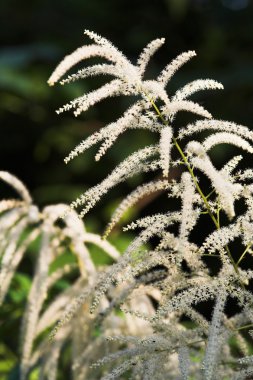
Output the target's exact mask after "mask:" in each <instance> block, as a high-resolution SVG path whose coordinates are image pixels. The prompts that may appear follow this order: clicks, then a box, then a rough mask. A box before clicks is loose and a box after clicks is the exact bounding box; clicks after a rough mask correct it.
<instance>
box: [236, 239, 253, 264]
mask: <svg viewBox="0 0 253 380" xmlns="http://www.w3.org/2000/svg"><path fill="white" fill-rule="evenodd" d="M251 246H252V243H251V242H250V243H249V244H248V245H247V247H246V248H245V250H244V251H243V253H242V254H241V257H240V258H239V260H238V261H237V263H236V266H237V267H238V265H239V264H240V262H241V261H242V260H243V258H244V256H245V255H246V253H247V252H248V250H249V249H250V247H251Z"/></svg>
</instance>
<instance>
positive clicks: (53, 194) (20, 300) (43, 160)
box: [0, 0, 253, 380]
mask: <svg viewBox="0 0 253 380" xmlns="http://www.w3.org/2000/svg"><path fill="white" fill-rule="evenodd" d="M252 20H253V2H252V1H250V0H248V1H247V0H157V1H153V0H145V1H143V0H139V1H129V0H128V1H126V0H121V1H119V0H106V1H102V0H93V1H89V0H54V1H52V0H51V1H50V0H43V1H42V0H33V1H31V0H26V1H17V0H2V1H1V3H0V28H1V33H0V41H1V47H0V49H1V50H0V117H1V128H0V145H1V149H0V161H1V170H7V171H10V172H12V173H13V174H15V175H16V176H18V177H19V178H20V179H21V180H22V181H24V183H26V184H27V186H28V187H29V189H30V191H31V193H32V194H33V196H34V199H35V202H36V203H37V204H39V205H40V206H41V207H42V206H44V205H46V204H48V203H58V202H69V201H71V200H73V199H74V198H75V197H76V196H77V195H79V194H80V192H82V191H84V190H85V189H87V188H88V187H89V186H90V185H93V184H95V183H97V182H98V181H99V180H100V179H102V178H103V177H104V176H105V175H106V174H107V173H109V171H110V170H111V169H112V168H113V167H114V166H115V165H116V163H118V162H120V161H121V160H122V158H123V157H125V156H127V155H128V153H129V151H133V150H135V149H136V147H137V146H144V145H146V144H148V143H151V142H152V141H153V138H154V137H153V136H150V135H149V134H146V133H142V134H141V133H140V132H135V131H132V132H129V133H127V134H126V135H125V136H124V137H123V138H122V139H121V140H120V141H119V142H118V143H117V144H116V146H115V147H113V148H112V150H111V151H110V152H109V153H108V154H107V156H106V157H105V158H103V159H102V161H101V162H99V163H96V164H95V163H94V158H93V157H94V155H93V153H94V151H95V150H94V149H91V151H89V152H87V153H86V154H85V155H84V156H81V157H79V158H78V159H76V160H74V161H73V162H72V163H71V164H69V166H67V167H66V166H65V165H64V163H63V158H64V157H65V155H66V154H67V153H68V152H69V151H70V150H71V149H72V148H73V147H74V146H75V145H76V144H77V143H79V141H80V140H81V139H83V138H85V137H86V136H87V135H89V134H90V133H91V132H92V131H94V130H96V129H98V128H100V127H101V126H103V125H104V124H106V123H108V122H110V121H112V120H114V119H115V118H116V117H117V116H118V115H120V114H121V113H122V111H123V110H124V109H125V108H126V107H127V104H126V103H125V100H121V99H117V100H116V101H114V100H112V102H111V103H110V102H106V103H103V104H100V105H98V106H97V107H96V108H95V109H93V110H91V111H89V112H88V113H87V114H85V115H82V116H80V117H79V118H77V119H75V118H74V117H73V115H72V114H64V115H61V116H57V115H56V114H55V112H54V111H55V109H57V108H59V107H60V106H61V105H62V104H64V103H65V102H67V101H69V100H70V99H72V98H73V97H74V96H78V95H79V94H81V93H82V92H84V91H88V90H89V89H91V88H94V87H96V85H97V84H98V83H99V82H96V79H92V80H89V81H86V82H85V83H82V84H80V82H79V83H78V84H72V85H67V86H64V87H61V86H56V87H55V88H49V87H48V86H47V83H46V81H47V78H48V77H49V75H50V73H51V72H52V70H53V69H54V67H55V66H56V64H57V63H58V62H59V61H60V60H61V59H62V57H63V56H64V55H66V54H67V53H69V52H71V51H73V50H74V49H76V48H77V47H79V46H81V45H82V44H84V43H86V42H87V40H86V39H84V37H83V30H84V29H85V28H86V29H91V30H94V31H96V32H97V33H99V34H101V35H104V36H106V37H107V38H109V39H111V40H112V41H113V43H114V44H115V45H116V46H118V47H119V48H120V49H121V50H123V52H125V53H126V55H127V56H129V57H130V58H131V59H133V60H134V59H136V57H137V55H138V54H139V52H140V50H141V49H142V48H143V46H145V45H146V44H147V42H149V41H150V40H152V39H154V38H157V37H160V36H161V37H162V36H163V37H166V44H165V46H164V47H163V48H162V49H161V50H160V51H159V52H158V53H157V55H156V56H155V57H154V60H153V61H152V63H151V65H150V67H149V75H150V77H152V76H153V75H155V74H156V73H157V72H158V71H159V70H160V69H161V68H162V67H164V66H165V64H166V63H167V62H168V61H169V60H171V59H172V58H173V57H175V56H176V55H177V54H178V53H180V52H182V51H185V50H190V49H194V50H196V51H197V53H198V56H197V58H195V59H194V60H193V61H192V62H191V63H189V64H188V65H186V66H185V68H184V69H183V70H182V71H181V72H179V73H178V74H177V75H176V76H175V79H173V81H172V82H171V88H170V89H169V93H170V91H171V92H173V91H174V90H175V89H176V88H178V87H179V86H181V85H183V84H184V83H186V82H188V81H189V80H191V79H196V78H201V77H205V78H206V77H210V78H213V79H216V80H219V81H221V82H222V83H223V84H224V85H225V90H224V92H222V93H208V94H205V93H203V94H201V101H202V103H203V104H205V105H206V106H207V108H208V109H209V110H210V111H211V112H212V113H213V115H214V116H215V117H217V118H221V119H226V120H233V121H235V122H238V123H241V124H245V125H248V126H251V125H252V121H253V107H252V103H253V49H252V46H253V22H252ZM180 121H184V118H182V119H180ZM226 154H227V153H226V150H225V149H224V150H219V151H217V156H218V157H221V158H222V157H223V156H224V155H226ZM95 165H96V166H95ZM142 180H143V179H142ZM140 181H141V178H137V179H133V180H132V181H129V183H128V186H127V185H122V186H121V187H119V188H118V189H115V190H114V191H112V192H111V195H110V196H108V197H106V198H105V201H102V202H101V203H100V205H101V207H97V208H96V209H95V210H94V211H93V212H92V213H91V215H90V216H88V217H87V224H88V229H90V230H93V231H94V232H102V231H103V228H104V226H105V223H106V221H108V218H109V215H110V214H111V212H112V210H113V209H114V207H115V205H116V204H117V201H119V200H120V197H121V195H119V194H122V192H123V193H125V194H126V193H127V192H129V191H130V189H131V188H133V187H134V186H135V185H136V183H139V182H140ZM0 191H1V197H2V196H4V194H5V191H6V189H5V188H4V189H3V188H2V187H1V188H0ZM153 204H154V205H153V206H152V207H153V208H157V207H159V201H158V200H156V199H155V200H154V201H153ZM152 207H151V208H150V210H152ZM141 211H142V206H140V210H139V211H138V210H133V213H132V214H131V213H130V214H129V215H127V217H126V221H127V218H132V217H133V216H136V215H137V214H138V212H141ZM129 239H130V238H129V237H128V236H127V235H126V236H125V235H124V234H122V235H121V237H120V238H119V234H118V232H117V230H116V231H115V232H114V234H113V235H112V241H113V242H114V243H115V244H116V245H117V246H118V247H119V248H120V249H122V250H123V249H124V248H125V246H126V245H127V244H128V242H129ZM93 254H94V258H95V257H98V256H99V253H98V252H93ZM25 264H26V266H27V267H25V265H24V266H23V267H22V271H23V272H22V271H21V272H20V273H18V274H17V275H16V276H15V279H14V281H13V286H12V289H13V291H12V292H11V293H10V294H9V297H8V299H7V300H6V304H5V306H4V307H3V309H2V310H1V314H0V319H1V321H0V335H4V336H5V339H0V341H1V343H0V378H1V379H2V378H3V379H5V378H7V377H6V376H7V374H9V377H8V379H9V380H11V379H17V378H18V369H17V368H16V367H15V364H16V363H17V355H18V346H17V339H16V337H17V334H18V321H19V317H20V314H21V313H22V310H23V306H24V302H25V299H26V297H27V292H28V289H29V284H30V280H29V273H30V269H29V266H30V265H31V263H30V261H29V259H27V261H26V263H25ZM6 337H8V338H7V339H6ZM10 368H12V369H13V368H14V369H13V370H12V371H10ZM34 377H35V378H36V374H35V375H34Z"/></svg>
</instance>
